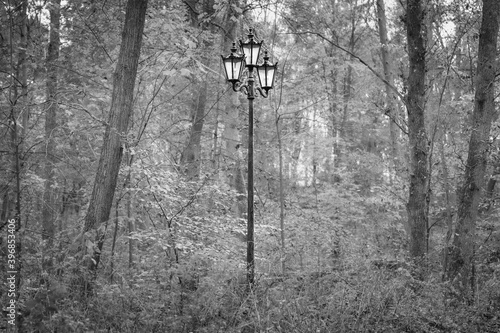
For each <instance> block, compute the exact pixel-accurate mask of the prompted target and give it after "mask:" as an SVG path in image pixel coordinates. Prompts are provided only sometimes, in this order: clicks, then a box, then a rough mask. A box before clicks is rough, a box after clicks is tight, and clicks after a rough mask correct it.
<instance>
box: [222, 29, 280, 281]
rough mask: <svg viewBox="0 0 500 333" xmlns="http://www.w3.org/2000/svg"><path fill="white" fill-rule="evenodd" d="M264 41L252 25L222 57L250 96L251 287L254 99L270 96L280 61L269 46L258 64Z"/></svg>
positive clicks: (236, 86)
mask: <svg viewBox="0 0 500 333" xmlns="http://www.w3.org/2000/svg"><path fill="white" fill-rule="evenodd" d="M262 43H263V42H262V41H260V42H257V41H256V40H255V38H254V34H253V29H249V32H248V40H247V41H245V42H243V41H241V40H240V43H239V46H240V48H239V50H240V51H241V53H238V52H237V51H238V49H237V48H236V43H233V47H232V48H231V54H230V55H228V56H226V57H224V56H221V57H222V62H223V63H224V70H225V72H226V79H227V81H228V82H230V83H231V84H232V85H233V90H234V91H235V92H238V91H242V92H243V93H244V94H246V95H247V99H248V179H247V186H248V189H247V192H248V196H247V204H248V208H247V282H248V285H249V286H250V287H252V286H253V283H254V275H255V274H254V272H255V262H254V248H255V244H254V211H253V203H254V194H253V187H254V186H253V100H254V99H255V95H256V91H258V92H259V94H260V95H261V96H262V97H265V98H266V97H268V93H269V90H270V89H272V88H273V84H274V74H275V73H276V67H277V65H278V63H275V64H271V63H270V62H269V56H268V54H267V50H266V51H264V56H263V60H264V62H263V63H261V64H258V60H259V55H260V49H261V47H262ZM255 68H256V69H257V75H258V77H259V85H258V86H257V87H256V86H255V78H254V69H255ZM245 69H246V70H247V72H248V76H247V77H246V83H245V82H244V81H245V80H244V79H243V72H244V71H245Z"/></svg>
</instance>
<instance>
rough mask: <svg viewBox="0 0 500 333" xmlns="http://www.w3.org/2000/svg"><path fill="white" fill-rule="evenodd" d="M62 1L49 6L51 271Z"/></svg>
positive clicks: (45, 213) (46, 204)
mask: <svg viewBox="0 0 500 333" xmlns="http://www.w3.org/2000/svg"><path fill="white" fill-rule="evenodd" d="M60 8H61V0H53V1H51V2H50V5H49V14H50V33H49V45H48V48H47V60H46V62H47V64H46V66H47V81H46V89H47V92H46V93H47V102H46V103H47V104H46V112H45V142H46V143H45V184H44V192H43V208H42V228H43V232H42V239H43V240H44V256H46V257H45V258H44V260H43V266H44V268H45V269H48V268H50V267H51V266H52V260H51V259H50V258H51V256H50V255H48V256H47V251H50V250H51V249H52V246H53V245H54V236H55V221H54V220H55V219H56V208H55V189H54V183H55V164H56V162H57V160H56V140H55V131H56V128H57V122H56V119H57V110H58V109H59V107H58V101H57V100H58V98H57V87H58V75H57V62H58V60H59V46H60V34H59V28H60V19H61V11H60Z"/></svg>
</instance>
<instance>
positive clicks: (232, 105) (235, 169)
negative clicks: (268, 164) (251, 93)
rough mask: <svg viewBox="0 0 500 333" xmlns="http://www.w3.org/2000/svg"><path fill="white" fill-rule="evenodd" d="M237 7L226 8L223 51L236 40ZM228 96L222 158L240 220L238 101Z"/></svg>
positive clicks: (242, 192)
mask: <svg viewBox="0 0 500 333" xmlns="http://www.w3.org/2000/svg"><path fill="white" fill-rule="evenodd" d="M237 6H239V1H235V2H234V5H233V6H228V12H227V13H226V18H225V22H227V24H226V27H225V28H226V29H225V31H226V32H227V33H226V34H225V35H224V39H223V43H222V45H223V49H224V50H225V51H227V50H229V49H230V48H231V44H232V42H233V41H235V40H236V32H237V30H238V23H237V22H238V21H239V18H240V16H241V14H240V13H238V12H237V11H235V10H234V8H237ZM228 94H229V96H228V98H227V100H226V101H225V104H224V110H223V119H222V121H223V123H224V133H223V140H224V143H225V151H224V158H225V160H226V161H228V162H229V167H228V174H227V178H228V183H229V186H230V187H231V188H232V189H234V190H235V191H236V195H237V198H236V204H235V208H234V210H235V211H236V214H237V215H238V217H240V218H242V217H243V215H244V214H245V213H246V211H247V209H246V200H245V199H246V197H245V193H246V190H245V181H244V177H243V170H242V167H241V166H242V159H243V158H242V152H241V149H240V148H241V140H240V133H239V129H238V125H239V118H240V114H239V113H240V105H241V104H240V101H239V96H238V94H236V93H232V92H228Z"/></svg>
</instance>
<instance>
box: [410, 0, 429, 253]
mask: <svg viewBox="0 0 500 333" xmlns="http://www.w3.org/2000/svg"><path fill="white" fill-rule="evenodd" d="M424 16H425V15H424V11H423V9H422V1H421V0H408V2H407V12H406V23H407V38H408V57H409V62H410V71H409V75H408V96H407V112H408V134H409V148H410V188H409V197H408V203H407V212H408V225H409V229H410V255H411V256H412V257H413V258H420V257H423V256H424V255H425V254H426V251H427V247H426V239H427V224H428V209H427V206H428V204H429V197H428V191H427V187H428V186H427V184H428V183H427V178H428V177H429V170H428V163H427V158H428V150H429V147H428V139H427V132H426V129H425V113H424V111H425V110H424V108H425V76H426V75H425V43H424V36H425V32H426V30H425V27H424Z"/></svg>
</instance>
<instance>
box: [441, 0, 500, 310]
mask: <svg viewBox="0 0 500 333" xmlns="http://www.w3.org/2000/svg"><path fill="white" fill-rule="evenodd" d="M482 13H483V18H482V22H481V29H480V34H479V51H478V52H479V54H478V64H477V74H476V79H475V90H476V91H475V97H474V112H473V115H472V131H471V136H470V141H469V150H468V157H467V163H466V166H465V177H464V178H465V180H464V183H463V185H462V186H461V188H460V189H459V194H458V219H457V225H456V228H455V234H454V238H453V244H452V245H451V247H449V248H448V254H449V259H448V266H447V267H446V278H447V279H448V280H449V281H451V282H452V285H453V286H454V287H455V290H457V291H458V292H459V295H458V296H459V298H460V299H461V300H463V301H466V302H468V303H472V302H473V300H474V285H475V279H474V251H475V245H474V240H475V232H476V218H477V215H478V208H479V200H480V197H481V190H482V188H483V186H484V176H485V170H486V164H487V157H488V150H489V146H490V144H489V142H490V129H491V123H492V122H493V120H494V118H495V117H496V111H495V104H494V97H495V95H494V93H495V91H494V87H495V82H494V81H495V74H496V68H497V65H496V54H497V38H498V27H499V16H500V2H498V1H497V0H484V1H483V11H482Z"/></svg>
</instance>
